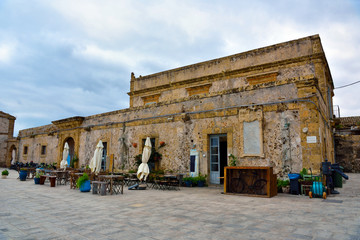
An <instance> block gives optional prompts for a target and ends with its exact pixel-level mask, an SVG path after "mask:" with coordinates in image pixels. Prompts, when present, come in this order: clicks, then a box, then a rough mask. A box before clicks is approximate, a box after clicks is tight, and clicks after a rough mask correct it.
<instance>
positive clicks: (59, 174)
mask: <svg viewBox="0 0 360 240" xmlns="http://www.w3.org/2000/svg"><path fill="white" fill-rule="evenodd" d="M51 173H53V174H54V175H55V176H56V181H57V184H58V185H62V184H64V185H66V183H67V181H68V178H69V177H68V171H61V170H54V171H52V172H51Z"/></svg>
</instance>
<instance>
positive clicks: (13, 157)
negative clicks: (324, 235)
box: [11, 149, 16, 165]
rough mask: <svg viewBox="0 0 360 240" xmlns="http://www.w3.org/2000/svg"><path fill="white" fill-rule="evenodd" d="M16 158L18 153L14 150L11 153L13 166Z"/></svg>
mask: <svg viewBox="0 0 360 240" xmlns="http://www.w3.org/2000/svg"><path fill="white" fill-rule="evenodd" d="M15 156H16V151H15V149H13V150H12V152H11V164H12V165H14V164H15Z"/></svg>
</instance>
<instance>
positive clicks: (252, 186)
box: [224, 166, 277, 197]
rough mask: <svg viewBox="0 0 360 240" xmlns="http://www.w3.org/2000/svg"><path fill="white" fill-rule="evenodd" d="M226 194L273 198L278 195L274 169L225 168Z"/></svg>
mask: <svg viewBox="0 0 360 240" xmlns="http://www.w3.org/2000/svg"><path fill="white" fill-rule="evenodd" d="M224 178H225V179H224V193H225V194H241V195H248V196H260V197H273V196H275V195H277V185H276V174H273V169H272V167H248V166H246V167H225V168H224Z"/></svg>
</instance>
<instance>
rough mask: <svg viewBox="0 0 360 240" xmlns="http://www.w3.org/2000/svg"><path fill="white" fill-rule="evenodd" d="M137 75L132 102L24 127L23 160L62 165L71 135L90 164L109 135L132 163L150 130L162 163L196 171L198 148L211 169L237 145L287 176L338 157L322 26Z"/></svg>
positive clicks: (116, 153)
mask: <svg viewBox="0 0 360 240" xmlns="http://www.w3.org/2000/svg"><path fill="white" fill-rule="evenodd" d="M130 81H131V82H130V92H129V93H128V95H129V96H130V107H129V108H127V109H123V110H118V111H113V112H108V113H102V114H98V115H93V116H88V117H72V118H68V119H62V120H58V121H53V122H52V124H50V125H46V126H42V127H37V128H31V129H25V130H22V131H20V132H19V149H20V155H19V159H20V160H21V161H31V160H32V161H34V162H49V163H51V162H57V163H58V164H59V163H60V161H61V157H62V151H63V147H64V144H65V142H67V141H70V142H71V143H72V149H73V150H72V151H73V154H76V155H77V156H78V157H79V159H80V161H79V166H81V165H86V164H88V163H89V161H90V159H91V158H92V155H93V153H94V150H95V146H96V144H97V143H98V141H99V140H102V141H103V142H106V145H107V151H106V152H107V156H108V157H109V158H108V161H112V159H113V163H114V166H115V168H117V169H119V168H125V169H129V168H134V167H135V166H134V164H135V159H134V157H135V156H136V155H137V154H139V153H141V151H142V142H143V139H145V138H146V137H147V136H150V137H151V138H154V140H155V148H156V149H157V150H158V152H160V153H161V154H162V159H161V161H160V162H158V163H157V166H158V167H159V168H162V169H171V170H173V171H178V172H189V167H190V150H191V149H193V150H196V151H197V152H198V153H199V163H198V165H199V169H200V172H201V173H203V174H207V175H208V176H212V173H214V172H216V169H217V168H218V167H219V166H220V167H221V168H222V167H223V166H224V164H225V165H227V163H228V155H229V154H233V155H234V156H236V157H237V165H247V166H273V167H274V171H275V173H278V174H279V176H283V175H285V174H286V173H288V172H290V171H292V172H298V171H300V170H301V169H302V168H303V167H306V168H309V167H311V168H312V169H313V171H314V172H316V171H319V169H320V163H321V162H322V161H323V160H324V159H325V158H327V159H329V160H330V161H333V160H334V146H333V134H332V128H333V126H332V121H331V118H332V115H333V114H332V96H333V88H334V86H333V82H332V78H331V73H330V70H329V66H328V64H327V60H326V57H325V53H324V51H323V48H322V45H321V41H320V37H319V36H318V35H314V36H309V37H305V38H302V39H297V40H293V41H290V42H285V43H280V44H276V45H272V46H268V47H264V48H260V49H256V50H252V51H248V52H244V53H240V54H235V55H231V56H227V57H223V58H219V59H214V60H210V61H206V62H202V63H197V64H193V65H189V66H185V67H181V68H177V69H172V70H168V71H164V72H160V73H155V74H152V75H148V76H139V77H136V76H135V74H133V73H132V74H131V80H130ZM219 139H221V140H219ZM219 141H221V143H219ZM160 142H165V146H164V147H161V148H160V145H159V143H160ZM44 146H46V152H45V154H44V151H43V150H44ZM25 147H26V148H27V153H26V154H24V150H25ZM219 149H220V150H219ZM216 159H217V160H218V162H222V165H219V166H218V167H216V166H215V165H214V164H215V163H216ZM107 166H108V168H111V166H112V162H110V163H109V162H107ZM218 171H220V172H221V170H219V169H218ZM220 175H221V174H220Z"/></svg>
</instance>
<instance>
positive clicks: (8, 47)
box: [0, 43, 16, 64]
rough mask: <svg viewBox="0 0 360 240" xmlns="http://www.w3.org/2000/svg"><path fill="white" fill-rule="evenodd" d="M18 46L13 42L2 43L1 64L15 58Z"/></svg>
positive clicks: (0, 46) (0, 47)
mask: <svg viewBox="0 0 360 240" xmlns="http://www.w3.org/2000/svg"><path fill="white" fill-rule="evenodd" d="M15 50H16V47H15V45H14V44H12V43H10V44H9V43H0V64H1V63H3V64H9V63H11V61H12V60H13V58H14V55H15Z"/></svg>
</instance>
